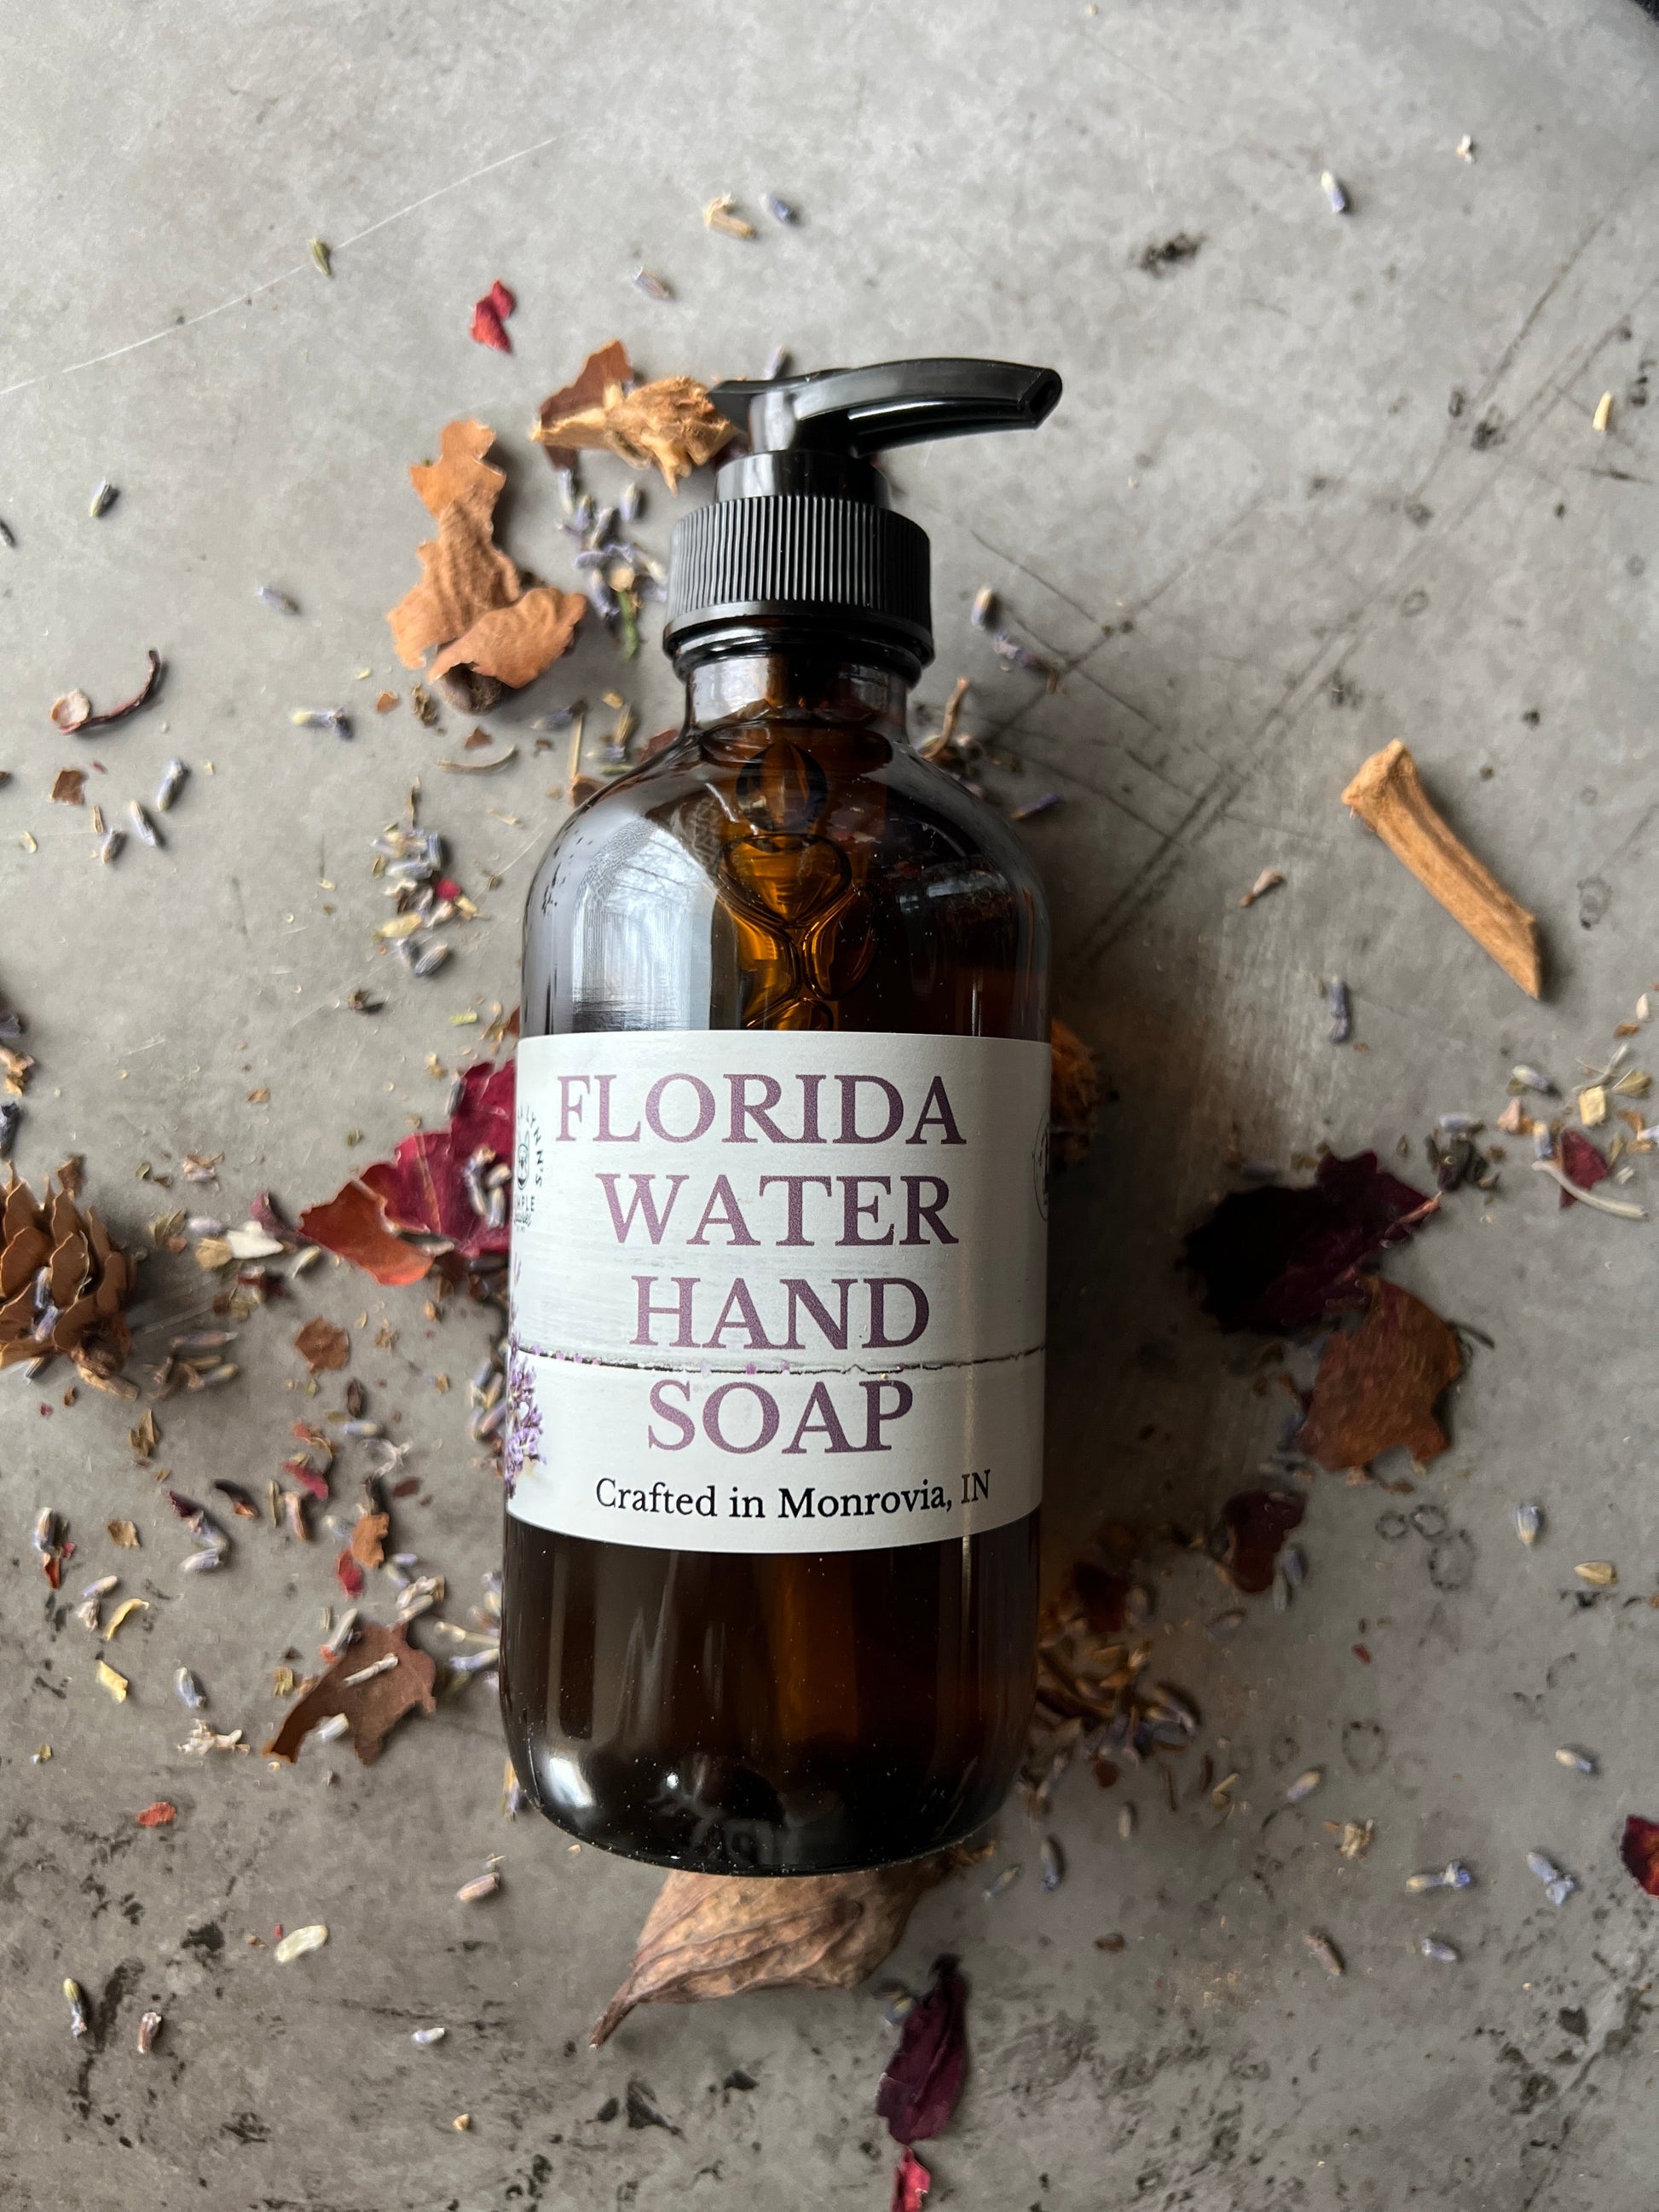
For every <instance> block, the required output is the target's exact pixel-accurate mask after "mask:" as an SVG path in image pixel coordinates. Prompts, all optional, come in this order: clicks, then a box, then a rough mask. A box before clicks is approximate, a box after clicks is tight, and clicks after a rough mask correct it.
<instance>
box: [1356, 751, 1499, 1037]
mask: <svg viewBox="0 0 1659 2212" xmlns="http://www.w3.org/2000/svg"><path fill="white" fill-rule="evenodd" d="M1342 803H1343V805H1345V806H1351V807H1352V809H1353V811H1354V812H1355V813H1356V814H1358V816H1359V817H1360V819H1361V820H1362V821H1363V822H1364V823H1366V825H1367V826H1368V827H1369V828H1370V829H1375V830H1376V834H1377V836H1379V837H1380V838H1381V839H1382V840H1383V843H1384V844H1385V845H1386V846H1387V847H1388V848H1389V851H1390V852H1391V853H1392V854H1394V856H1395V859H1396V860H1400V861H1401V862H1402V863H1403V864H1404V865H1405V866H1407V868H1409V869H1410V870H1411V872H1412V873H1413V875H1414V876H1415V877H1416V878H1417V880H1418V882H1419V884H1422V886H1423V888H1424V890H1426V891H1428V892H1430V893H1431V894H1432V896H1434V897H1436V898H1437V899H1438V900H1439V902H1440V903H1441V905H1442V906H1443V907H1444V908H1445V909H1446V911H1447V913H1448V914H1449V915H1450V916H1451V918H1452V920H1453V921H1455V922H1459V923H1461V924H1462V927H1464V928H1465V929H1467V930H1468V933H1469V935H1470V936H1471V937H1472V938H1473V939H1474V941H1475V943H1476V944H1477V945H1480V947H1481V949H1482V950H1483V951H1486V952H1489V953H1491V955H1492V958H1493V959H1494V960H1495V961H1496V962H1497V963H1498V966H1499V967H1500V968H1501V969H1503V970H1504V974H1505V975H1508V976H1510V977H1511V978H1512V979H1513V980H1514V981H1516V982H1517V983H1518V984H1519V985H1520V986H1521V988H1522V990H1523V991H1524V992H1525V993H1526V994H1527V995H1528V998H1533V999H1536V998H1540V997H1541V996H1542V994H1543V956H1542V951H1541V946H1540V944H1539V939H1538V923H1537V920H1536V918H1535V917H1534V915H1530V914H1528V912H1527V909H1526V908H1525V907H1523V906H1522V905H1521V904H1520V902H1519V901H1518V900H1516V899H1513V898H1511V897H1510V895H1509V893H1508V892H1507V891H1506V890H1504V886H1503V885H1502V884H1500V883H1499V882H1498V878H1497V877H1496V876H1494V875H1493V874H1492V872H1490V871H1489V870H1488V869H1486V868H1484V867H1483V866H1481V864H1480V861H1479V860H1476V859H1475V857H1474V854H1473V853H1471V852H1470V851H1469V849H1468V846H1467V845H1465V844H1463V843H1462V842H1461V841H1460V840H1459V839H1458V838H1456V837H1455V836H1453V834H1452V832H1451V830H1450V829H1449V828H1448V827H1447V825H1446V823H1444V822H1443V820H1442V819H1441V817H1440V816H1439V815H1438V814H1437V813H1436V811H1435V810H1434V807H1433V806H1432V805H1431V803H1430V800H1429V795H1428V793H1426V792H1425V790H1424V788H1423V784H1422V780H1421V778H1420V777H1419V775H1418V773H1417V763H1416V762H1415V761H1414V760H1413V758H1412V757H1411V755H1410V753H1409V752H1407V750H1406V748H1405V746H1404V745H1403V744H1401V742H1400V740H1399V739H1398V738H1395V742H1394V743H1393V744H1391V745H1385V746H1384V747H1383V750H1382V751H1381V752H1380V753H1373V754H1372V755H1371V757H1370V759H1369V760H1368V761H1366V762H1365V763H1364V765H1363V766H1362V767H1361V769H1360V770H1359V772H1358V775H1356V776H1355V777H1354V779H1353V781H1352V783H1351V784H1350V785H1349V786H1348V787H1347V789H1346V791H1345V792H1344V793H1343V794H1342Z"/></svg>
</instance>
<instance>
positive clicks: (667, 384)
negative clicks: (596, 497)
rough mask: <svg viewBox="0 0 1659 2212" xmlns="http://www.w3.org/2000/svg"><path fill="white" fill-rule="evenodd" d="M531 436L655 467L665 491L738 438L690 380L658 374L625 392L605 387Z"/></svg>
mask: <svg viewBox="0 0 1659 2212" xmlns="http://www.w3.org/2000/svg"><path fill="white" fill-rule="evenodd" d="M530 435H531V436H532V438H533V439H534V440H535V441H536V443H537V444H538V445H540V446H549V447H559V448H562V449H568V448H571V447H576V448H586V449H591V450H593V451H596V452H602V453H615V454H617V456H618V457H619V458H620V459H623V460H624V461H626V462H627V463H628V465H629V468H633V469H648V468H653V467H654V468H657V469H659V470H660V471H662V477H663V481H664V483H665V484H666V485H667V486H668V489H670V491H674V490H676V489H678V485H679V481H680V478H681V477H684V476H686V475H689V474H690V471H691V470H693V469H698V468H701V467H702V465H703V463H704V462H705V461H709V460H712V459H714V455H715V454H716V453H719V451H720V447H722V446H724V445H726V444H727V443H728V442H729V441H731V440H732V438H734V437H735V436H736V435H737V430H736V427H735V425H734V424H732V423H731V422H727V421H726V417H725V416H724V415H722V414H721V413H720V411H719V410H718V409H717V408H715V407H714V404H712V403H711V401H710V399H709V397H708V392H707V390H706V389H705V387H704V386H702V385H701V384H699V383H698V382H697V380H696V378H695V377H692V376H661V377H659V378H658V379H657V380H656V381H655V382H654V383H652V384H641V385H637V386H635V388H634V390H633V391H631V392H629V391H626V390H625V389H624V388H623V386H622V385H620V384H607V385H606V386H605V390H604V392H602V394H601V395H600V397H599V399H598V400H597V401H595V402H594V403H592V404H590V405H587V406H585V407H579V408H576V409H574V410H572V411H571V412H569V413H568V414H564V415H559V416H553V417H551V418H549V417H548V416H546V415H545V414H544V416H543V419H542V420H541V421H540V422H538V423H537V425H536V427H535V428H534V429H533V430H532V432H531V434H530Z"/></svg>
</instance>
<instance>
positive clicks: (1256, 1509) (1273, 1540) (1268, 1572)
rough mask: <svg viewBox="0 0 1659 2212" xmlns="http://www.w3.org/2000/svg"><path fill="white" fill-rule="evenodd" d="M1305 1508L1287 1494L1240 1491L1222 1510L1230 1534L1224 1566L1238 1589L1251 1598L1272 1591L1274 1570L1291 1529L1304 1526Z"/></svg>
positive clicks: (1276, 1491) (1280, 1492) (1271, 1491)
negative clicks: (1267, 1590)
mask: <svg viewBox="0 0 1659 2212" xmlns="http://www.w3.org/2000/svg"><path fill="white" fill-rule="evenodd" d="M1305 1510H1306V1509H1305V1507H1304V1504H1303V1502H1302V1500H1301V1499H1300V1498H1296V1497H1293V1496H1292V1495H1291V1492H1289V1491H1287V1490H1241V1491H1240V1492H1238V1493H1237V1496H1235V1497H1232V1498H1229V1499H1228V1500H1227V1503H1226V1504H1225V1505H1224V1506H1223V1507H1222V1509H1221V1518H1222V1522H1223V1524H1224V1525H1225V1528H1226V1531H1227V1556H1226V1558H1225V1560H1223V1562H1222V1565H1223V1567H1224V1568H1225V1572H1226V1576H1227V1579H1228V1581H1229V1582H1230V1583H1231V1584H1232V1586H1233V1588H1234V1589H1240V1590H1243V1591H1244V1592H1245V1593H1246V1595H1249V1596H1251V1597H1255V1596H1259V1595H1260V1594H1261V1592H1262V1591H1263V1590H1265V1589H1272V1588H1273V1566H1274V1564H1275V1562H1276V1561H1277V1559H1278V1558H1279V1553H1280V1551H1281V1550H1282V1549H1283V1548H1284V1544H1285V1538H1286V1537H1287V1536H1288V1535H1289V1534H1290V1533H1291V1529H1292V1528H1300V1527H1301V1525H1302V1516H1303V1513H1304V1511H1305Z"/></svg>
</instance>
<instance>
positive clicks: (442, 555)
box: [386, 420, 587, 711]
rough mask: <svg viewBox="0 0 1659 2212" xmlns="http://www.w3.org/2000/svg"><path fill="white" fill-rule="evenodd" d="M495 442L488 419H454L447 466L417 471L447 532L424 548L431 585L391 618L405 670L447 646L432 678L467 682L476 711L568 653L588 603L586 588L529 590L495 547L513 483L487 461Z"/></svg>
mask: <svg viewBox="0 0 1659 2212" xmlns="http://www.w3.org/2000/svg"><path fill="white" fill-rule="evenodd" d="M494 443H495V433H494V431H493V430H491V429H490V428H489V425H488V424H487V423H483V422H475V421H470V420H462V421H457V422H450V423H447V424H446V425H445V427H444V429H443V432H442V435H441V439H440V441H439V457H438V459H437V460H436V461H432V462H417V463H416V464H415V465H413V466H411V468H410V472H409V473H410V482H411V483H413V485H414V487H415V489H416V492H418V493H419V495H420V496H421V499H422V501H423V503H424V504H425V506H426V507H427V509H428V512H429V513H431V514H432V515H433V516H434V517H435V520H436V521H437V525H438V529H437V535H436V536H435V537H434V538H428V539H427V540H426V541H425V543H424V544H422V545H420V546H419V547H418V548H417V549H416V550H417V552H418V554H419V557H420V562H421V570H422V575H421V581H420V582H419V583H418V584H417V585H416V586H415V588H414V590H413V591H412V592H408V593H407V594H406V595H405V596H404V598H403V599H400V600H399V601H398V605H396V606H395V607H393V608H392V611H391V613H390V614H389V615H388V616H387V617H386V620H387V622H388V623H390V624H391V626H392V641H393V642H394V644H395V645H396V647H397V648H398V658H399V659H401V660H402V661H403V663H404V665H405V667H409V668H418V667H420V666H421V665H422V661H423V660H424V659H425V657H426V655H427V654H428V653H430V652H431V651H432V650H433V648H434V647H438V648H440V650H439V652H438V655H437V658H436V659H435V660H434V662H433V663H432V665H431V668H430V670H429V671H428V673H429V674H430V675H431V676H432V677H433V678H438V679H441V678H446V677H452V676H453V677H457V678H459V679H460V681H459V684H458V686H457V687H454V688H457V689H459V690H463V691H465V695H466V701H467V703H469V704H471V706H472V707H473V708H474V710H475V711H482V710H483V708H486V707H488V706H489V705H491V704H493V703H494V701H495V699H497V698H499V697H500V696H501V690H502V689H503V688H507V689H517V688H518V687H519V686H520V685H522V684H528V683H530V682H531V681H532V678H535V677H538V676H539V675H540V674H541V673H542V671H543V670H544V669H545V668H547V667H549V666H550V665H551V664H552V663H553V662H554V661H555V660H556V659H558V658H559V655H560V654H561V653H565V652H568V649H569V647H570V646H571V644H572V643H573V642H574V638H575V635H576V630H577V627H578V625H579V624H580V621H581V617H582V615H583V612H584V611H585V610H586V605H587V602H586V599H584V598H583V597H582V595H581V593H580V592H559V591H555V590H554V589H552V588H551V587H550V586H547V585H544V584H536V585H528V584H527V583H526V579H525V578H524V577H523V576H522V575H520V573H519V570H518V568H517V567H516V566H515V564H514V563H513V562H512V561H511V560H510V559H509V558H508V556H507V555H506V554H505V553H503V552H502V551H501V548H500V547H499V546H498V545H497V544H495V538H494V536H493V530H494V515H495V502H496V501H497V499H498V498H499V497H500V495H501V489H502V486H503V485H504V484H505V483H506V481H507V479H506V477H505V476H504V475H503V474H502V472H501V470H500V469H495V468H491V467H489V465H487V464H486V463H485V461H484V459H483V456H484V455H485V454H486V453H488V452H489V448H490V447H491V446H492V445H493V444H494ZM480 686H482V687H483V690H482V691H481V690H480V688H479V687H480ZM491 686H493V687H494V689H493V690H491V689H490V688H489V687H491ZM447 688H450V687H447ZM486 694H487V696H485V695H486ZM457 703H461V702H459V700H458V702H457Z"/></svg>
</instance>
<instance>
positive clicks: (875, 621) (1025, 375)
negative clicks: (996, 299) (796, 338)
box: [663, 360, 1060, 671]
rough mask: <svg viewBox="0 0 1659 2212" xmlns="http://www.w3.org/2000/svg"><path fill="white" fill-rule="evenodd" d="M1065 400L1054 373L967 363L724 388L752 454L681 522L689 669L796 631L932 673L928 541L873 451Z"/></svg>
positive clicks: (674, 563) (674, 589)
mask: <svg viewBox="0 0 1659 2212" xmlns="http://www.w3.org/2000/svg"><path fill="white" fill-rule="evenodd" d="M709 397H710V398H711V399H712V400H713V401H714V404H715V406H716V407H718V408H719V409H720V412H721V413H722V414H723V415H725V416H726V417H727V418H728V419H729V420H730V421H732V422H734V423H737V424H738V425H739V427H740V428H744V430H745V432H746V433H747V435H748V439H749V442H750V451H749V452H748V453H744V454H743V455H741V456H740V457H739V458H738V459H735V460H732V461H728V462H727V463H726V465H725V467H724V468H722V469H721V470H720V474H719V477H718V478H717V482H716V496H715V501H714V505H713V506H712V507H702V508H699V509H696V510H695V511H694V512H693V513H690V514H688V515H685V516H684V517H682V519H681V520H679V521H678V523H677V524H676V525H675V526H674V536H673V543H672V548H671V554H670V558H669V576H668V618H667V621H666V623H665V625H664V629H663V645H664V647H665V650H666V651H667V652H669V653H671V654H672V655H673V656H674V657H675V659H677V660H680V661H684V659H687V658H688V657H692V658H699V657H701V656H702V653H703V652H705V651H720V650H721V649H723V648H724V647H726V646H727V645H729V644H730V643H732V642H736V641H739V640H742V639H743V638H744V636H745V635H750V636H754V635H764V634H765V633H767V632H769V631H771V632H775V631H776V630H778V629H787V630H789V631H791V632H792V633H805V634H811V633H812V632H815V631H817V632H822V633H823V634H824V635H825V637H826V640H827V639H828V638H829V637H830V636H831V635H840V636H841V637H842V638H845V639H847V640H848V641H849V642H857V643H865V644H868V645H872V646H874V647H877V648H878V649H879V650H882V651H883V652H884V653H886V654H887V655H889V656H890V657H896V658H897V659H899V660H900V661H901V663H903V664H906V665H908V666H909V667H910V668H911V669H912V670H913V671H918V670H920V669H921V667H923V666H925V665H926V664H927V662H928V661H930V660H931V659H933V623H932V613H931V607H930V603H929V595H928V545H927V533H926V532H925V531H923V530H921V528H920V527H919V526H917V525H916V524H915V523H914V522H912V521H910V520H908V517H906V516H904V515H902V514H896V513H894V512H893V510H892V508H891V507H890V505H889V504H888V494H887V486H886V484H885V482H884V479H883V477H882V476H881V473H880V471H878V469H875V468H873V467H872V466H871V465H870V461H869V459H868V456H869V455H870V454H872V453H881V452H884V451H885V450H886V449H888V448H889V447H894V446H904V445H914V444H918V443H921V442H923V441H927V440H931V439H933V438H949V437H960V436H965V435H969V434H971V433H974V432H976V431H983V430H997V429H1030V428H1036V425H1037V424H1038V423H1039V422H1042V420H1043V419H1044V417H1045V416H1048V414H1049V413H1050V412H1051V410H1053V408H1054V404H1055V402H1056V401H1057V400H1058V399H1059V398H1060V379H1059V377H1058V376H1057V375H1056V374H1054V371H1053V370H1052V369H1048V368H1025V367H1024V366H1022V365H1020V364H1019V363H1018V362H995V361H957V360H935V361H902V362H880V363H878V364H877V365H876V366H874V367H872V368H854V369H824V370H820V371H818V372H817V374H813V375H810V376H796V377H785V378H780V379H778V380H775V381H774V382H772V383H769V384H725V385H718V386H715V387H714V390H713V391H712V392H710V394H709Z"/></svg>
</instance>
